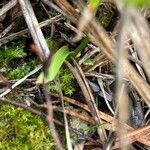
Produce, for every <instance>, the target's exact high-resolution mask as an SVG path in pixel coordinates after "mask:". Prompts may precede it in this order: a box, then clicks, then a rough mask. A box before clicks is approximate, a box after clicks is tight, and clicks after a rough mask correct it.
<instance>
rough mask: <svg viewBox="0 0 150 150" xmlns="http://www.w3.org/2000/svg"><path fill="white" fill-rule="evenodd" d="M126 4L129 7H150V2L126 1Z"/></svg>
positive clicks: (140, 0)
mask: <svg viewBox="0 0 150 150" xmlns="http://www.w3.org/2000/svg"><path fill="white" fill-rule="evenodd" d="M124 2H125V3H126V4H127V5H129V6H134V7H143V6H146V7H149V6H150V0H124Z"/></svg>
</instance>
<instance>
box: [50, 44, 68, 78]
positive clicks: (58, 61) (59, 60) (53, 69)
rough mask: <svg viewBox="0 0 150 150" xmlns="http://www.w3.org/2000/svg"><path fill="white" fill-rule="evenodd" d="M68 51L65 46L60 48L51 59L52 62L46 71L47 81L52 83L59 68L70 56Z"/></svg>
mask: <svg viewBox="0 0 150 150" xmlns="http://www.w3.org/2000/svg"><path fill="white" fill-rule="evenodd" d="M70 53H71V52H69V49H68V47H67V46H63V47H61V48H60V49H59V50H58V51H57V52H56V53H55V54H54V56H53V57H52V61H51V64H50V67H49V70H48V80H49V81H52V80H53V79H54V78H55V76H56V74H57V73H58V71H59V69H60V67H61V66H62V64H63V62H64V61H65V59H66V58H67V56H68V55H69V54H70Z"/></svg>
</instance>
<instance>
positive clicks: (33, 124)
mask: <svg viewBox="0 0 150 150" xmlns="http://www.w3.org/2000/svg"><path fill="white" fill-rule="evenodd" d="M0 107H1V111H0V120H1V122H0V135H1V136H0V149H7V150H9V149H11V150H12V149H15V150H22V149H23V150H26V149H27V150H29V149H32V150H46V149H51V150H52V149H55V146H54V142H53V140H52V137H51V136H50V130H49V128H48V127H47V126H46V124H45V122H44V121H43V119H42V118H40V117H39V116H35V115H33V114H31V113H30V112H28V111H26V110H24V109H22V108H15V107H13V106H10V105H6V104H2V103H0Z"/></svg>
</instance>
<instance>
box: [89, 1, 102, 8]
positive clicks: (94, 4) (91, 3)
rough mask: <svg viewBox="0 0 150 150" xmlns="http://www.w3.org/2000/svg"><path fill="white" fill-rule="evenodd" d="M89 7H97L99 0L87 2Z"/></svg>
mask: <svg viewBox="0 0 150 150" xmlns="http://www.w3.org/2000/svg"><path fill="white" fill-rule="evenodd" d="M88 3H89V5H91V6H92V7H98V6H99V4H100V0H88Z"/></svg>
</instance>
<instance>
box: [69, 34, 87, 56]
mask: <svg viewBox="0 0 150 150" xmlns="http://www.w3.org/2000/svg"><path fill="white" fill-rule="evenodd" d="M88 43H89V38H88V37H87V36H86V37H85V38H84V39H83V40H82V41H81V43H80V44H79V45H78V46H77V47H76V49H75V50H74V51H73V52H72V53H71V57H75V56H76V55H77V54H78V53H79V52H81V51H82V50H84V49H85V48H86V46H87V44H88Z"/></svg>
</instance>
